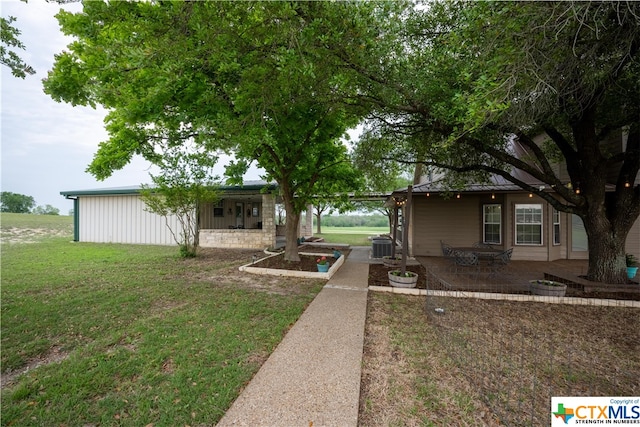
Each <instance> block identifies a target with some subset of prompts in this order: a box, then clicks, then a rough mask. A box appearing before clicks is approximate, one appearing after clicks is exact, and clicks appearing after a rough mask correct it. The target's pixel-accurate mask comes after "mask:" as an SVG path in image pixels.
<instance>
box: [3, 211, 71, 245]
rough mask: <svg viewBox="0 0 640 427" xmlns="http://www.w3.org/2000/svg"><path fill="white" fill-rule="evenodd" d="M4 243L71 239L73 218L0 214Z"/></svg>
mask: <svg viewBox="0 0 640 427" xmlns="http://www.w3.org/2000/svg"><path fill="white" fill-rule="evenodd" d="M0 231H1V236H2V241H3V242H4V243H32V242H40V241H42V240H45V239H50V238H52V237H65V238H69V239H71V238H72V237H73V217H71V216H61V215H32V214H17V213H2V214H0Z"/></svg>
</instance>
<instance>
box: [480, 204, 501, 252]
mask: <svg viewBox="0 0 640 427" xmlns="http://www.w3.org/2000/svg"><path fill="white" fill-rule="evenodd" d="M482 211H483V213H482V230H483V234H482V236H483V237H482V238H483V241H484V243H493V244H496V245H500V244H502V206H501V205H483V206H482Z"/></svg>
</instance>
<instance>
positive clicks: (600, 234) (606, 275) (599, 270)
mask: <svg viewBox="0 0 640 427" xmlns="http://www.w3.org/2000/svg"><path fill="white" fill-rule="evenodd" d="M585 230H586V232H587V237H588V240H589V243H588V245H589V270H588V272H587V276H588V278H589V280H593V281H596V282H602V283H626V281H627V272H626V263H625V249H624V244H625V240H626V236H627V233H624V235H622V236H617V235H616V233H615V232H612V231H611V229H610V228H609V227H603V226H602V225H601V222H600V221H598V218H596V220H595V221H593V220H592V221H590V224H587V222H585Z"/></svg>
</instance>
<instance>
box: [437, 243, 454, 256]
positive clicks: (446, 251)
mask: <svg viewBox="0 0 640 427" xmlns="http://www.w3.org/2000/svg"><path fill="white" fill-rule="evenodd" d="M440 247H441V248H442V256H444V257H447V258H450V257H451V256H453V249H452V248H451V246H450V245H447V244H446V243H445V242H444V241H442V240H440Z"/></svg>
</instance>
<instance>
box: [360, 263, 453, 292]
mask: <svg viewBox="0 0 640 427" xmlns="http://www.w3.org/2000/svg"><path fill="white" fill-rule="evenodd" d="M391 270H400V267H385V266H384V265H382V264H370V265H369V286H390V285H389V276H388V273H389V271H391ZM407 271H411V272H413V273H418V284H417V285H416V288H417V289H427V272H426V270H425V268H424V267H423V266H421V265H408V266H407ZM443 289H444V288H443Z"/></svg>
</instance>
